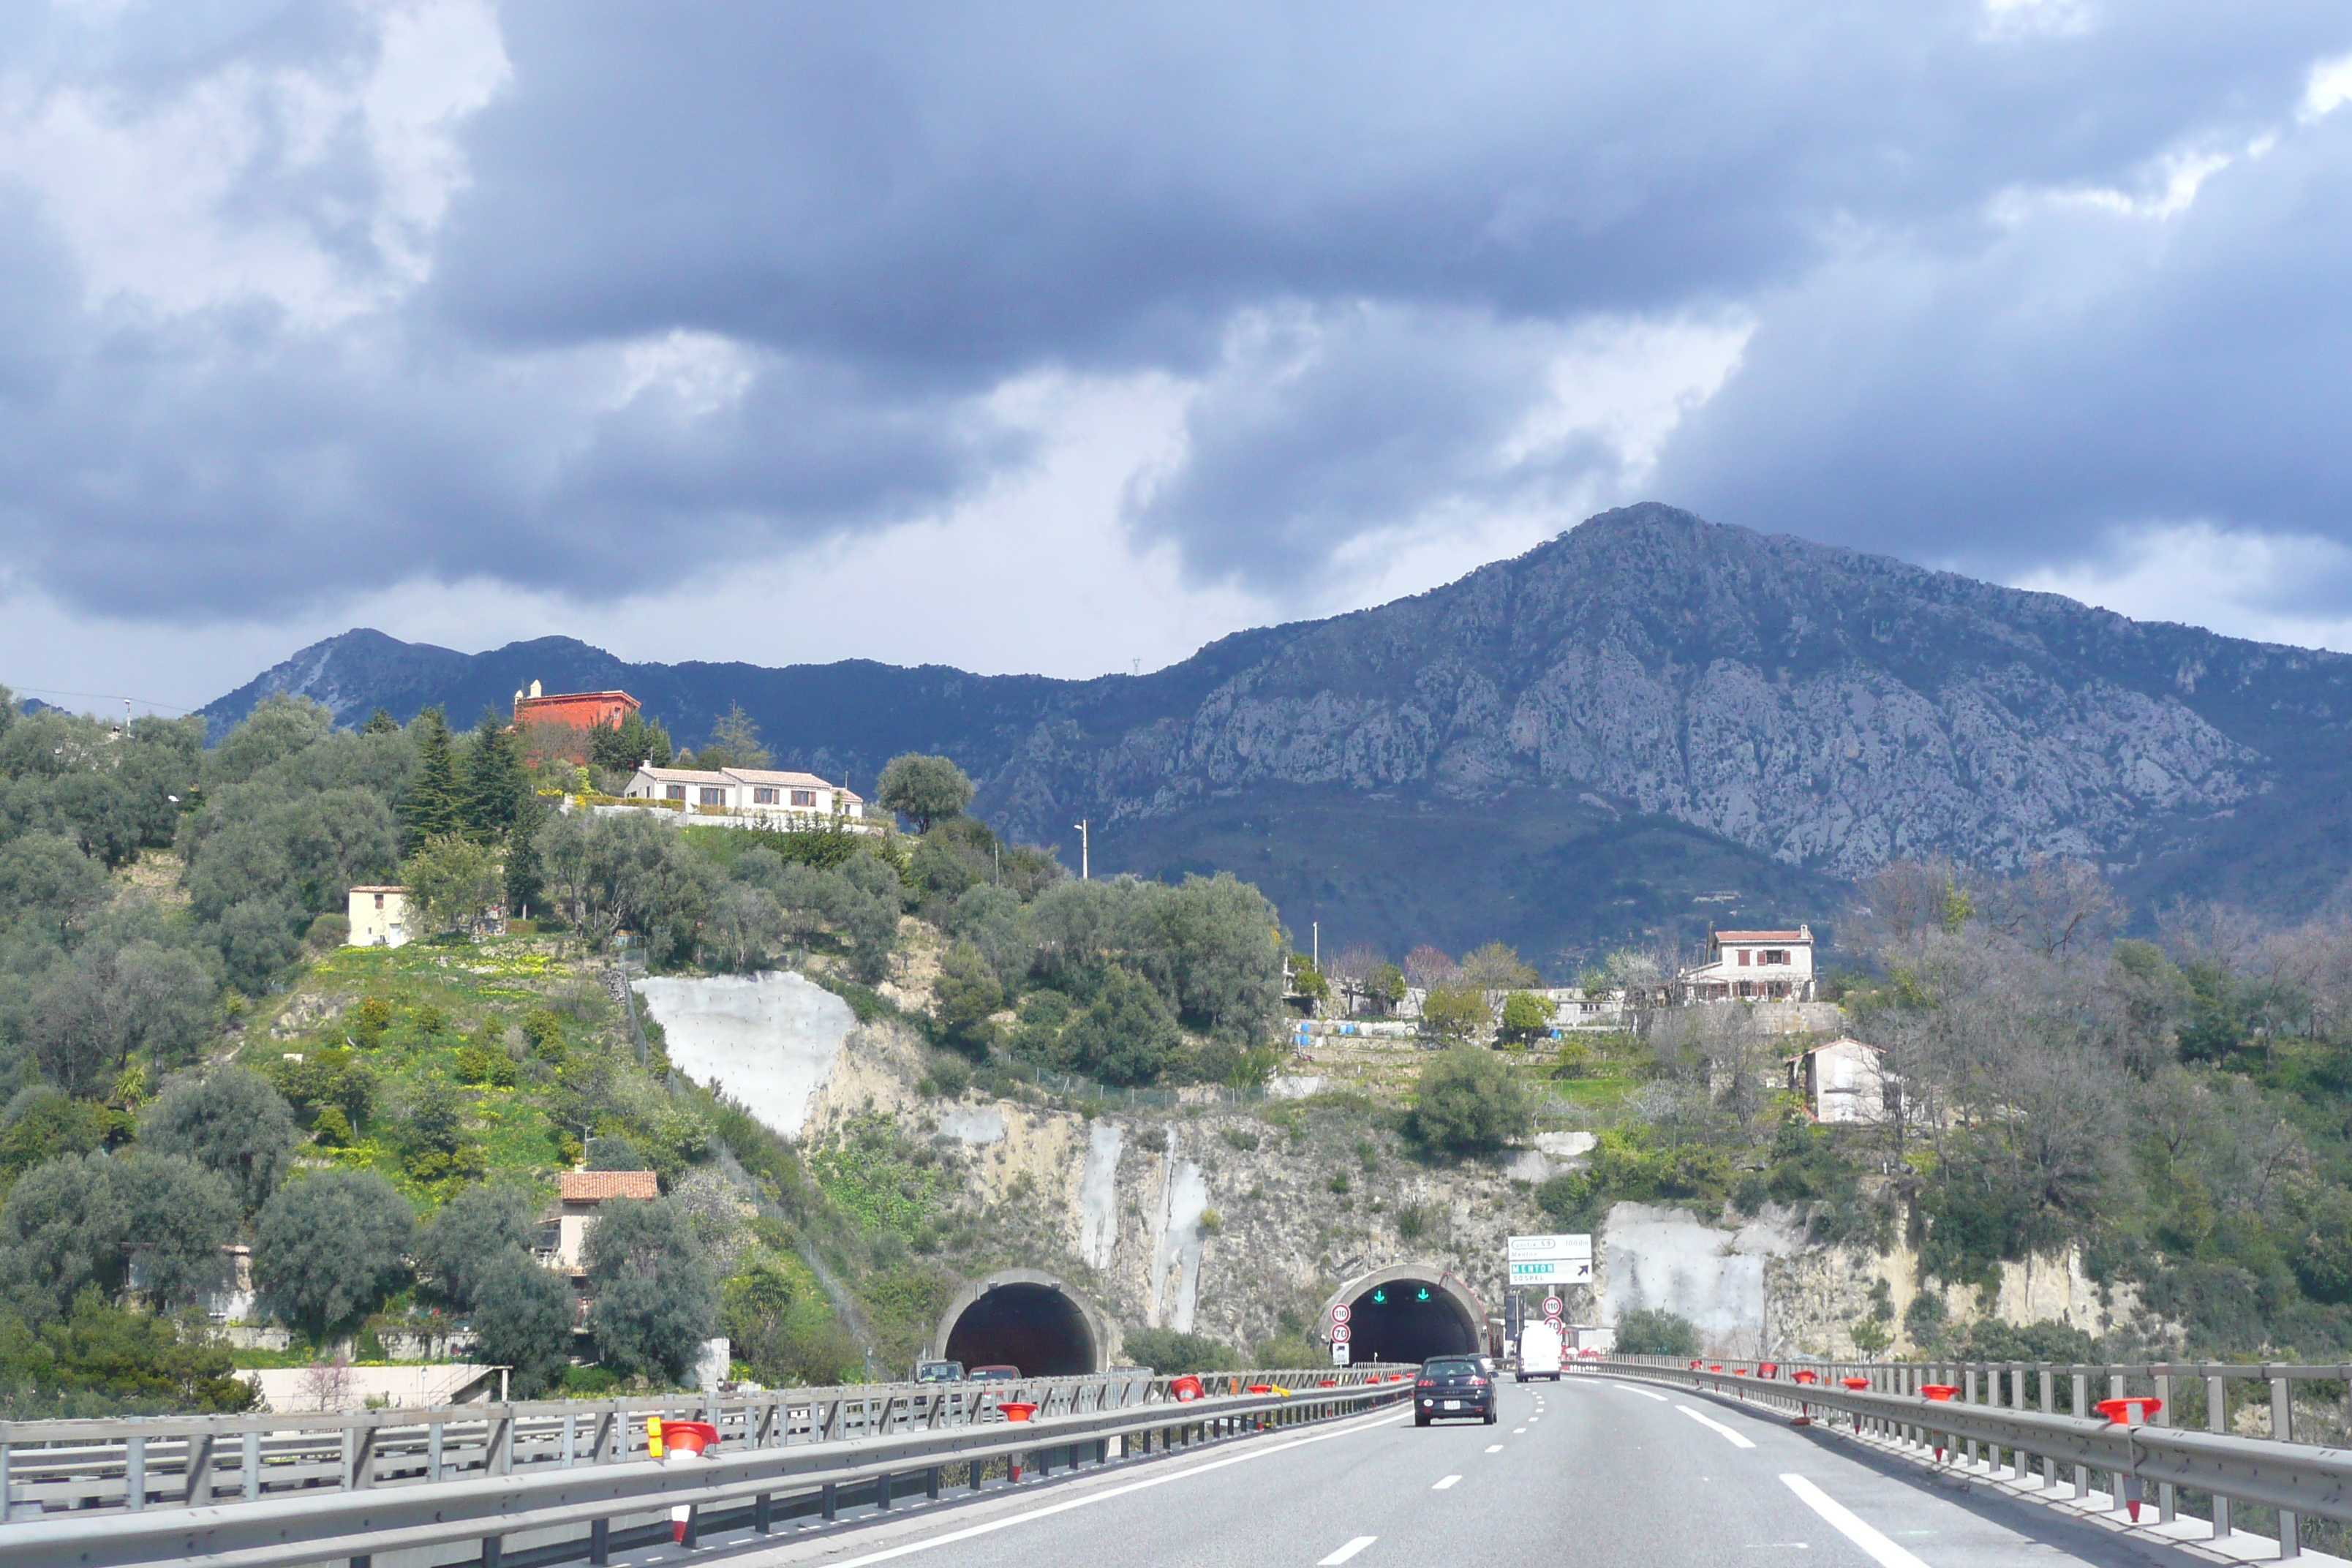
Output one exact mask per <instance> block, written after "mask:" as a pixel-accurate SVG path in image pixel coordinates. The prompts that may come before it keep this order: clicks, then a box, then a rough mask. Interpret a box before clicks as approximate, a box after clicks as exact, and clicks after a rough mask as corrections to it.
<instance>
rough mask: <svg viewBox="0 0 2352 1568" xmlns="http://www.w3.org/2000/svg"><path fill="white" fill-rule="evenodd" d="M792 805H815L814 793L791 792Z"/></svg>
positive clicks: (811, 791)
mask: <svg viewBox="0 0 2352 1568" xmlns="http://www.w3.org/2000/svg"><path fill="white" fill-rule="evenodd" d="M815 804H816V791H814V790H813V789H796V790H794V791H793V805H815Z"/></svg>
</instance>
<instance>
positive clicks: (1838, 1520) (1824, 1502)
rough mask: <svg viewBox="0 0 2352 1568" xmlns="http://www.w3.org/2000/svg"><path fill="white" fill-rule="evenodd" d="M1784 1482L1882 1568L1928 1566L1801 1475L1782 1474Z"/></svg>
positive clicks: (1806, 1504) (1808, 1506) (1919, 1567)
mask: <svg viewBox="0 0 2352 1568" xmlns="http://www.w3.org/2000/svg"><path fill="white" fill-rule="evenodd" d="M1780 1481H1781V1484H1782V1485H1784V1486H1786V1487H1787V1488H1788V1489H1790V1491H1792V1492H1794V1493H1796V1494H1797V1496H1798V1497H1799V1498H1800V1499H1801V1500H1803V1501H1804V1504H1805V1506H1806V1507H1807V1508H1809V1509H1811V1510H1813V1511H1814V1512H1815V1513H1817V1514H1820V1515H1821V1516H1822V1518H1823V1519H1825V1520H1828V1521H1830V1523H1831V1524H1832V1526H1834V1527H1835V1528H1836V1530H1837V1532H1838V1533H1839V1534H1840V1535H1843V1536H1844V1537H1845V1538H1846V1539H1847V1540H1848V1541H1851V1542H1853V1543H1854V1544H1855V1545H1856V1546H1859V1547H1861V1548H1862V1549H1863V1551H1864V1552H1868V1553H1869V1554H1870V1560H1871V1561H1872V1562H1874V1563H1877V1564H1878V1565H1879V1568H1927V1564H1926V1563H1922V1562H1920V1561H1919V1559H1917V1558H1916V1557H1914V1556H1912V1555H1911V1553H1909V1552H1906V1551H1904V1550H1903V1548H1901V1547H1900V1546H1897V1545H1895V1542H1891V1541H1889V1540H1887V1539H1886V1537H1885V1536H1883V1535H1881V1534H1879V1533H1878V1531H1874V1530H1873V1529H1871V1527H1870V1526H1868V1525H1866V1524H1864V1523H1863V1521H1860V1520H1859V1519H1856V1518H1855V1517H1854V1516H1853V1512H1852V1511H1851V1510H1848V1509H1847V1507H1846V1506H1845V1505H1844V1504H1843V1503H1842V1502H1840V1501H1838V1500H1836V1499H1835V1498H1832V1497H1831V1496H1830V1495H1829V1494H1828V1493H1827V1492H1825V1491H1823V1490H1822V1489H1821V1488H1819V1487H1817V1486H1815V1485H1813V1483H1812V1482H1811V1481H1809V1480H1807V1479H1805V1478H1804V1477H1802V1476H1782V1477H1781V1478H1780Z"/></svg>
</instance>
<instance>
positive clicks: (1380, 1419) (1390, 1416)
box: [833, 1410, 1404, 1568]
mask: <svg viewBox="0 0 2352 1568" xmlns="http://www.w3.org/2000/svg"><path fill="white" fill-rule="evenodd" d="M1403 1424H1404V1423H1403V1422H1402V1420H1400V1419H1399V1418H1398V1417H1397V1416H1396V1415H1395V1414H1394V1412H1393V1411H1390V1410H1382V1411H1379V1412H1376V1413H1374V1414H1373V1415H1370V1416H1368V1417H1358V1418H1357V1419H1355V1420H1353V1421H1349V1422H1347V1423H1346V1424H1344V1425H1342V1426H1338V1427H1335V1428H1333V1429H1332V1430H1329V1431H1326V1432H1318V1433H1316V1434H1315V1435H1314V1436H1308V1437H1299V1438H1296V1439H1294V1440H1292V1441H1290V1442H1287V1443H1277V1444H1276V1445H1275V1446H1274V1447H1270V1448H1257V1449H1244V1450H1243V1451H1242V1452H1240V1453H1238V1454H1234V1455H1231V1456H1228V1457H1226V1458H1216V1459H1210V1460H1206V1461H1204V1462H1203V1463H1201V1464H1198V1465H1189V1466H1186V1467H1185V1468H1181V1469H1178V1470H1171V1471H1170V1472H1169V1473H1167V1474H1166V1475H1160V1476H1146V1477H1145V1478H1143V1479H1141V1480H1137V1481H1129V1482H1128V1483H1127V1484H1126V1485H1124V1486H1116V1487H1105V1488H1104V1489H1102V1490H1100V1491H1098V1492H1085V1493H1082V1494H1080V1495H1079V1496H1077V1497H1074V1498H1069V1499H1066V1500H1064V1501H1061V1502H1055V1503H1047V1504H1045V1506H1044V1507H1042V1508H1033V1509H1031V1510H1028V1511H1027V1512H1025V1513H1015V1514H1007V1515H1005V1516H1004V1517H1003V1518H1002V1519H992V1520H989V1521H986V1522H985V1523H982V1524H972V1525H967V1526H965V1527H964V1528H963V1529H961V1530H950V1531H946V1532H945V1533H944V1534H940V1535H932V1536H926V1537H925V1538H924V1539H922V1540H920V1541H909V1542H907V1543H905V1544H904V1545H902V1546H886V1547H884V1548H883V1549H882V1550H881V1551H879V1552H867V1553H866V1554H865V1555H864V1556H862V1557H850V1558H845V1559H844V1560H843V1561H841V1562H839V1563H835V1564H834V1565H833V1568H866V1564H868V1563H889V1562H893V1561H895V1560H897V1559H898V1558H901V1557H911V1556H913V1555H914V1554H915V1553H916V1552H929V1550H931V1548H933V1547H935V1546H950V1545H953V1544H954V1543H956V1542H960V1541H970V1540H972V1539H973V1538H975V1537H977V1536H982V1535H993V1534H995V1533H996V1532H997V1531H1000V1530H1010V1529H1012V1528H1013V1526H1014V1525H1016V1524H1026V1523H1028V1522H1029V1521H1031V1520H1034V1519H1050V1518H1052V1517H1053V1516H1054V1515H1055V1514H1057V1513H1067V1512H1069V1511H1070V1510H1072V1509H1074V1508H1087V1507H1089V1506H1090V1505H1092V1504H1095V1503H1098V1502H1108V1501H1109V1500H1111V1499H1113V1498H1117V1497H1125V1496H1127V1495H1128V1494H1129V1492H1139V1491H1146V1490H1149V1489H1151V1488H1153V1487H1162V1486H1166V1485H1167V1484H1169V1483H1170V1482H1171V1481H1181V1480H1187V1479H1191V1478H1192V1477H1193V1476H1204V1475H1207V1474H1208V1473H1209V1472H1210V1471H1212V1470H1222V1469H1223V1468H1225V1467H1226V1466H1228V1465H1238V1464H1244V1463H1246V1462H1247V1461H1249V1460H1252V1459H1264V1458H1273V1457H1274V1456H1275V1455H1276V1454H1286V1453H1288V1452H1289V1451H1290V1450H1291V1449H1293V1448H1303V1447H1306V1446H1307V1444H1309V1443H1325V1442H1328V1441H1330V1440H1331V1439H1332V1438H1334V1437H1350V1436H1355V1435H1356V1434H1357V1433H1359V1432H1371V1431H1376V1430H1378V1429H1379V1428H1381V1427H1382V1426H1402V1425H1403ZM1365 1539H1366V1541H1367V1542H1369V1541H1370V1539H1371V1538H1370V1537H1369V1536H1367V1537H1366V1538H1365ZM1342 1550H1343V1551H1344V1550H1349V1548H1342ZM1353 1550H1357V1551H1360V1550H1362V1549H1361V1548H1360V1547H1357V1548H1354V1549H1353Z"/></svg>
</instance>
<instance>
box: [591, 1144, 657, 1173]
mask: <svg viewBox="0 0 2352 1568" xmlns="http://www.w3.org/2000/svg"><path fill="white" fill-rule="evenodd" d="M586 1152H587V1160H588V1169H590V1170H592V1171H650V1170H652V1169H653V1167H652V1166H651V1165H648V1164H646V1157H645V1156H644V1155H643V1154H640V1153H638V1152H637V1151H636V1147H635V1145H634V1144H632V1143H631V1142H629V1141H628V1140H627V1139H625V1138H614V1137H609V1136H608V1137H601V1138H591V1139H589V1140H588V1147H587V1151H586Z"/></svg>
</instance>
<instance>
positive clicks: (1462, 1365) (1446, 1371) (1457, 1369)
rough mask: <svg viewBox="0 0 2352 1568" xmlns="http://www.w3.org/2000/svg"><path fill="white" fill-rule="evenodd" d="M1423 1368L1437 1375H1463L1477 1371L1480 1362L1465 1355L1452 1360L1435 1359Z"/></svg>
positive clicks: (1426, 1371) (1424, 1370)
mask: <svg viewBox="0 0 2352 1568" xmlns="http://www.w3.org/2000/svg"><path fill="white" fill-rule="evenodd" d="M1421 1370H1422V1371H1423V1372H1425V1373H1430V1374H1431V1375H1433V1376H1435V1377H1461V1376H1464V1375H1465V1374H1466V1373H1474V1372H1476V1371H1477V1370H1478V1363H1476V1362H1475V1361H1472V1360H1470V1359H1469V1358H1467V1357H1466V1356H1465V1357H1456V1358H1455V1359H1454V1360H1452V1361H1433V1362H1431V1363H1428V1364H1426V1365H1424V1366H1423V1368H1422V1369H1421Z"/></svg>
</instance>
